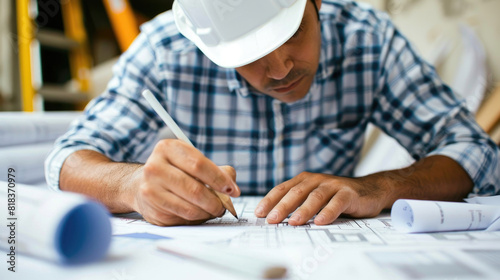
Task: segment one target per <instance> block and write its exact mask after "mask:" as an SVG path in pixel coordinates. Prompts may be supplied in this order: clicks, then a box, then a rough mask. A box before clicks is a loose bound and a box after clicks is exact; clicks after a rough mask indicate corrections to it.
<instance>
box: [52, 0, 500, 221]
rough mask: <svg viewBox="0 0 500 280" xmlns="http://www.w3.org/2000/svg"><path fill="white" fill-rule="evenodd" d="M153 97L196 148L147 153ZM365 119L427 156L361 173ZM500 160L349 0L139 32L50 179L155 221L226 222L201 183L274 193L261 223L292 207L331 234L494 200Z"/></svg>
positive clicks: (187, 16)
mask: <svg viewBox="0 0 500 280" xmlns="http://www.w3.org/2000/svg"><path fill="white" fill-rule="evenodd" d="M320 8H321V12H320V13H319V12H318V11H319V9H320ZM174 22H175V23H174ZM179 30H180V32H181V33H182V34H181V33H179ZM186 37H187V38H186ZM188 38H189V39H188ZM145 88H147V89H149V90H151V91H152V92H153V93H154V94H155V96H156V98H158V99H159V100H160V102H161V104H162V105H163V106H164V107H165V108H166V109H167V111H169V113H170V114H171V115H172V117H173V118H174V120H175V121H176V122H177V123H178V124H179V126H180V127H181V129H182V130H183V131H184V132H185V133H186V135H187V136H188V138H190V139H191V141H192V142H193V143H194V145H195V146H196V148H197V149H196V148H193V147H190V146H189V145H187V144H185V143H183V142H181V141H179V140H175V139H165V140H161V141H159V142H158V144H156V146H155V147H154V150H153V151H152V153H151V154H150V155H149V154H148V152H146V151H147V148H148V147H149V146H151V145H153V144H154V143H155V141H156V137H157V134H158V130H159V129H160V128H162V127H164V124H163V122H162V121H161V119H160V118H159V117H158V116H157V115H156V114H155V112H154V111H153V110H152V108H151V107H150V106H149V105H148V104H147V102H146V101H145V100H144V99H143V98H142V97H141V92H142V91H143V90H144V89H145ZM369 122H370V123H373V124H375V125H377V126H378V127H380V128H381V129H382V130H384V131H385V132H386V133H388V134H389V135H391V136H392V137H394V138H395V139H397V140H398V141H399V142H400V143H401V144H402V145H403V146H404V147H405V148H406V149H407V150H408V151H409V152H410V154H411V155H412V156H413V157H414V158H415V159H417V162H416V163H415V164H413V165H412V166H409V167H407V168H404V169H401V170H392V171H387V172H380V173H377V174H372V175H368V176H365V177H361V178H353V177H352V174H353V169H354V166H355V164H356V163H357V162H358V160H359V157H360V150H361V147H362V144H363V133H364V130H365V128H366V125H367V124H368V123H369ZM143 154H148V155H149V157H148V158H147V160H146V162H145V164H142V163H134V162H137V161H140V160H139V159H140V158H141V156H143ZM498 158H499V150H498V147H497V146H496V145H495V144H494V143H493V142H492V141H491V140H490V139H489V138H488V136H487V135H486V134H485V133H484V132H483V131H482V130H481V129H480V128H479V127H478V125H477V124H476V123H475V122H474V120H473V117H472V116H471V114H470V113H469V112H468V111H467V110H466V109H465V108H464V106H463V104H462V103H461V102H459V101H457V99H456V98H455V97H454V95H453V94H452V92H451V90H450V89H449V88H448V87H447V86H446V85H444V84H443V82H442V81H441V80H440V79H439V78H438V76H437V75H436V73H435V71H434V69H433V68H432V67H430V66H429V65H428V64H426V63H425V62H424V61H422V59H421V58H420V57H419V56H418V55H416V54H415V52H414V51H413V49H412V47H411V46H410V45H409V43H408V42H407V40H406V39H405V38H404V37H403V36H402V35H401V34H400V33H399V32H398V31H397V30H396V29H395V28H394V26H393V25H392V24H391V22H390V21H389V19H388V18H387V17H386V16H385V15H383V14H380V13H377V12H374V11H373V10H371V9H367V8H363V7H361V6H359V5H358V4H356V3H354V2H351V1H342V0H338V1H326V0H324V1H321V0H274V1H271V0H252V1H244V0H219V1H213V0H191V1H190V0H177V1H176V2H175V3H174V8H173V13H172V12H166V13H164V14H162V15H160V16H158V17H157V18H156V19H154V20H153V21H151V22H150V23H147V24H145V25H144V26H143V27H142V33H141V35H140V36H139V37H138V38H137V39H136V41H135V43H134V44H133V45H132V46H131V48H130V49H129V50H128V51H127V52H126V53H125V54H124V55H123V56H122V57H121V60H120V62H119V63H118V64H117V66H116V67H115V76H114V78H113V79H112V81H111V82H110V84H109V87H108V89H107V90H106V92H105V93H104V94H103V95H102V96H100V97H98V98H97V99H95V100H93V101H92V102H91V104H89V106H88V107H87V109H86V112H85V116H84V117H82V118H81V119H80V120H79V121H78V122H77V123H75V124H74V125H73V126H72V128H71V129H70V130H69V131H68V133H67V134H66V135H64V136H63V137H62V138H60V139H59V140H58V141H57V143H56V146H55V149H54V151H53V152H52V153H51V155H50V156H49V158H48V159H47V163H46V173H47V180H48V182H49V184H50V185H51V186H52V187H53V188H56V189H57V188H60V189H61V190H68V191H76V192H81V193H85V194H88V195H90V196H93V197H95V198H97V199H98V200H100V201H101V202H103V203H104V204H105V205H106V206H107V207H108V208H109V209H110V210H111V211H112V212H115V213H118V212H130V211H137V212H139V213H141V214H142V215H143V216H144V218H145V219H146V220H148V221H149V222H151V223H153V224H157V225H178V224H191V223H200V222H203V221H205V220H207V219H211V218H214V217H218V216H221V215H222V214H223V213H224V208H223V206H222V204H221V202H220V201H219V200H218V199H217V197H216V196H215V195H214V194H213V193H212V192H210V191H209V190H208V189H207V188H206V187H205V184H206V185H209V186H211V187H212V188H213V189H214V190H216V191H219V192H222V193H225V194H228V195H231V196H233V197H236V196H238V195H240V192H241V193H244V194H266V196H265V198H264V199H263V200H262V201H261V202H260V204H259V205H258V207H257V208H256V211H255V214H256V215H257V216H258V217H267V221H268V222H269V223H278V222H280V221H282V220H284V219H285V218H286V217H287V216H288V215H289V214H290V213H292V212H294V211H295V212H294V214H293V215H292V216H291V217H290V219H289V221H288V222H289V224H291V225H301V224H304V223H306V222H307V221H308V220H309V219H310V218H312V217H314V216H315V215H316V216H315V218H314V222H315V223H316V224H318V225H325V224H329V223H331V222H333V221H334V220H335V219H336V218H337V217H338V216H339V215H340V214H342V213H343V214H346V215H350V216H352V217H371V216H375V215H377V214H379V213H380V211H381V210H382V209H384V208H390V207H391V206H392V204H393V203H394V201H395V200H396V199H398V198H414V199H434V200H455V201H459V200H461V199H462V198H464V197H466V196H467V195H468V194H472V195H492V194H498V193H500V177H499V176H500V175H499V173H500V172H499V169H500V165H499V162H498ZM222 165H230V166H233V167H234V168H232V167H230V166H223V167H219V166H222ZM236 174H237V176H236ZM236 183H237V184H236Z"/></svg>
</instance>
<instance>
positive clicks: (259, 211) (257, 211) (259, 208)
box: [255, 206, 264, 216]
mask: <svg viewBox="0 0 500 280" xmlns="http://www.w3.org/2000/svg"><path fill="white" fill-rule="evenodd" d="M263 213H264V207H262V206H257V208H255V214H256V215H257V216H262V214H263Z"/></svg>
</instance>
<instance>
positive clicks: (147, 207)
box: [133, 139, 240, 226]
mask: <svg viewBox="0 0 500 280" xmlns="http://www.w3.org/2000/svg"><path fill="white" fill-rule="evenodd" d="M137 172H142V176H141V177H142V178H141V180H140V185H139V186H137V188H135V191H136V192H135V200H134V203H133V208H134V210H135V211H137V212H139V213H141V214H142V216H143V217H144V218H145V219H146V220H147V221H148V222H150V223H152V224H156V225H161V226H170V225H182V224H199V223H202V222H204V221H206V220H209V219H212V218H215V217H220V216H222V215H223V214H224V212H225V209H224V207H223V206H222V203H221V201H220V200H219V198H218V197H217V196H216V195H215V194H214V193H213V192H211V191H210V190H209V189H208V188H207V187H206V186H205V185H208V186H210V187H211V188H212V189H214V190H215V191H218V192H221V193H224V194H228V195H230V196H233V197H237V196H239V195H240V189H239V188H238V186H237V185H236V183H235V180H236V172H235V170H234V168H232V167H230V166H224V167H219V166H217V165H215V164H214V163H213V162H212V161H211V160H209V159H208V158H207V157H205V156H204V155H203V154H202V153H201V152H200V151H199V150H197V149H196V148H194V147H192V146H190V145H189V144H186V143H184V142H182V141H180V140H176V139H165V140H161V141H160V142H158V144H157V145H156V146H155V149H154V150H153V153H152V154H151V156H150V157H149V158H148V160H147V162H146V164H145V165H144V167H143V168H139V169H138V170H137Z"/></svg>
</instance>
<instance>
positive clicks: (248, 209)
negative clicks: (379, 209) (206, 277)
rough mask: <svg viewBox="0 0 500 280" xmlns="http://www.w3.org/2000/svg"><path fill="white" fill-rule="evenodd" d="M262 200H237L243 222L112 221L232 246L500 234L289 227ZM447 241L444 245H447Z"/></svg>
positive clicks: (339, 223)
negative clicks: (260, 209)
mask: <svg viewBox="0 0 500 280" xmlns="http://www.w3.org/2000/svg"><path fill="white" fill-rule="evenodd" d="M260 199H261V197H241V198H236V199H233V204H234V207H235V209H236V212H237V213H238V216H239V217H240V219H239V220H237V219H236V218H234V217H232V216H231V214H229V213H227V214H226V215H224V216H223V217H222V218H216V219H213V220H210V221H207V222H206V223H204V224H202V225H199V226H179V227H158V226H154V225H151V224H149V223H148V222H146V221H145V220H143V219H142V218H141V217H140V216H138V215H136V216H130V215H128V216H120V217H115V218H113V226H114V234H115V235H121V234H128V233H133V232H147V233H152V234H156V235H160V236H165V237H170V238H193V237H196V239H197V240H199V241H203V242H208V243H214V244H220V245H225V246H230V247H252V248H256V247H260V248H262V247H264V248H283V247H289V246H294V247H307V246H309V247H314V246H315V245H318V244H321V245H322V246H324V245H325V244H326V245H328V246H332V247H357V246H362V247H365V248H366V246H377V247H380V246H390V245H409V244H411V245H415V244H422V245H423V244H427V245H435V244H441V245H443V244H450V245H453V244H456V243H462V242H464V241H473V242H474V243H481V242H488V243H489V242H497V243H499V244H500V232H486V231H463V232H440V233H427V234H406V233H402V232H399V231H397V230H395V229H394V228H393V226H392V222H391V218H390V214H389V213H388V212H385V213H382V214H381V215H379V216H377V217H375V218H370V219H350V218H339V219H337V220H336V221H335V222H333V223H332V224H330V225H327V226H316V225H315V224H314V223H313V222H312V219H311V220H310V221H309V222H308V223H307V224H305V225H303V226H290V225H289V224H288V222H287V219H285V220H284V221H283V222H282V223H279V224H268V223H267V222H266V221H265V219H264V218H257V217H255V215H254V209H255V207H256V206H257V203H258V202H259V201H260ZM443 242H444V243H443Z"/></svg>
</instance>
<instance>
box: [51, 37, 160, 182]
mask: <svg viewBox="0 0 500 280" xmlns="http://www.w3.org/2000/svg"><path fill="white" fill-rule="evenodd" d="M155 61H156V59H155V53H154V51H153V48H152V47H151V45H150V43H149V42H148V39H147V36H146V35H144V34H140V35H139V36H138V38H137V39H136V40H135V41H134V43H133V44H132V45H131V46H130V48H129V49H128V50H127V51H126V52H125V53H124V54H123V55H122V56H121V58H120V59H119V61H118V63H117V64H116V65H115V66H114V68H113V78H112V79H111V81H110V82H109V84H108V88H107V89H106V91H105V92H104V93H103V94H102V95H100V96H99V97H97V98H95V99H93V100H92V101H91V102H90V103H89V104H88V105H87V107H86V109H85V111H84V114H83V116H82V117H81V118H79V119H78V120H76V121H75V122H73V123H72V125H71V126H70V128H69V130H68V132H67V133H66V134H64V135H63V136H61V137H60V138H59V139H57V140H56V143H55V145H54V149H53V150H52V152H51V153H50V154H49V156H48V157H47V159H46V161H45V176H46V180H47V183H48V185H49V186H50V187H51V188H53V189H55V190H58V189H59V174H60V171H61V167H62V165H63V163H64V161H65V160H66V158H67V157H68V156H69V155H70V154H72V153H73V152H75V151H78V150H93V151H97V152H99V153H101V154H103V155H105V156H107V157H108V158H110V159H111V160H113V161H127V162H134V161H138V158H140V157H141V155H142V154H143V153H144V152H145V151H146V150H148V148H150V147H148V145H144V144H143V143H154V141H155V138H156V137H157V134H158V129H159V127H160V126H161V123H158V118H155V117H156V115H155V113H154V111H153V110H152V109H151V108H150V106H149V105H148V104H147V102H146V101H145V100H144V99H143V98H142V95H141V93H142V91H143V90H144V89H145V88H148V89H149V90H151V91H152V92H153V93H154V94H155V96H156V97H157V98H158V99H159V100H160V103H164V102H163V101H164V99H165V97H164V96H163V95H162V94H160V93H161V89H160V79H159V76H160V75H159V71H158V70H157V69H158V67H157V65H156V62H155ZM162 98H163V99H162Z"/></svg>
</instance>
